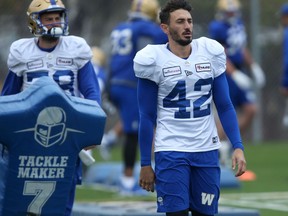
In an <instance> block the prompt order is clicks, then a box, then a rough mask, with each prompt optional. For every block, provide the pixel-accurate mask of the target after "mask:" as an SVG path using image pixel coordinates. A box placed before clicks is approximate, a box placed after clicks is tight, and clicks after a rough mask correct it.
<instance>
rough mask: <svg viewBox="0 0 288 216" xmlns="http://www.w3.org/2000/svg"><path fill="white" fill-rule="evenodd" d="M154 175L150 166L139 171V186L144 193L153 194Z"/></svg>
mask: <svg viewBox="0 0 288 216" xmlns="http://www.w3.org/2000/svg"><path fill="white" fill-rule="evenodd" d="M154 183H155V173H154V170H153V169H152V167H151V166H143V167H141V170H140V177H139V185H140V187H142V188H143V189H144V190H146V191H151V192H154Z"/></svg>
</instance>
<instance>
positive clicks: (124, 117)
mask: <svg viewBox="0 0 288 216" xmlns="http://www.w3.org/2000/svg"><path fill="white" fill-rule="evenodd" d="M110 98H111V101H112V102H113V103H114V105H115V106H116V107H117V109H118V111H119V113H120V118H121V121H122V124H123V130H124V132H125V133H138V126H139V110H138V100H137V88H133V87H129V86H124V85H113V86H111V89H110Z"/></svg>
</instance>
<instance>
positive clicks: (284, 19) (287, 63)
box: [280, 3, 288, 127]
mask: <svg viewBox="0 0 288 216" xmlns="http://www.w3.org/2000/svg"><path fill="white" fill-rule="evenodd" d="M280 18H281V20H280V21H281V24H282V26H283V28H284V33H283V37H284V40H283V60H284V62H283V73H282V78H281V81H282V82H281V86H280V92H281V94H282V95H283V96H284V97H285V98H286V102H285V113H284V116H283V125H284V126H285V127H288V52H287V50H288V3H286V4H283V5H282V6H281V8H280Z"/></svg>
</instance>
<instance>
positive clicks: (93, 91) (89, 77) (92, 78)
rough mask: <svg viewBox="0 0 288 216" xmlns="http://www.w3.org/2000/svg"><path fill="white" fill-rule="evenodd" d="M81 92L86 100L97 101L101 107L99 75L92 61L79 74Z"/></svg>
mask: <svg viewBox="0 0 288 216" xmlns="http://www.w3.org/2000/svg"><path fill="white" fill-rule="evenodd" d="M78 86H79V91H80V92H81V93H82V95H83V96H84V98H86V99H90V100H95V101H97V102H98V103H99V104H100V105H101V93H100V88H99V83H98V79H97V75H96V73H95V71H94V67H93V65H92V63H91V61H88V62H87V63H86V64H85V65H84V66H83V67H82V68H81V69H80V70H79V72H78Z"/></svg>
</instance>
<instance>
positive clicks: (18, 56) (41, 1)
mask: <svg viewBox="0 0 288 216" xmlns="http://www.w3.org/2000/svg"><path fill="white" fill-rule="evenodd" d="M27 15H28V27H29V29H30V31H31V33H32V34H33V35H34V36H35V37H33V38H29V39H20V40H17V41H15V42H14V43H12V45H11V47H10V53H9V56H8V68H9V73H8V75H7V77H6V80H5V83H4V85H3V89H2V95H11V94H17V93H19V92H20V91H22V90H24V89H26V88H27V87H29V86H30V85H31V84H32V83H33V82H34V81H35V80H36V79H37V78H39V77H41V76H48V77H51V79H53V80H54V81H55V82H56V83H58V85H59V86H60V87H61V88H62V89H63V91H64V92H65V93H66V94H68V95H72V96H76V97H80V96H84V98H86V99H90V100H95V101H97V102H98V103H99V104H101V93H100V89H99V84H98V81H97V76H96V73H95V71H94V68H93V65H92V63H91V58H92V51H91V48H90V47H89V46H88V45H87V43H86V41H85V40H84V39H83V38H81V37H77V36H72V35H70V36H69V32H68V20H67V11H66V8H65V6H64V4H63V3H62V1H61V0H33V1H32V2H31V3H30V5H29V7H28V10H27ZM77 167H78V169H77V170H76V172H75V179H74V181H73V185H72V187H71V194H70V197H69V201H68V202H67V208H66V213H65V215H70V214H71V210H72V206H73V202H74V196H75V189H76V184H80V183H81V178H82V171H81V169H82V166H81V162H80V160H78V165H77Z"/></svg>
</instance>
